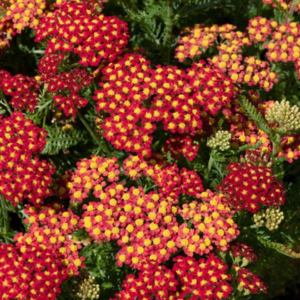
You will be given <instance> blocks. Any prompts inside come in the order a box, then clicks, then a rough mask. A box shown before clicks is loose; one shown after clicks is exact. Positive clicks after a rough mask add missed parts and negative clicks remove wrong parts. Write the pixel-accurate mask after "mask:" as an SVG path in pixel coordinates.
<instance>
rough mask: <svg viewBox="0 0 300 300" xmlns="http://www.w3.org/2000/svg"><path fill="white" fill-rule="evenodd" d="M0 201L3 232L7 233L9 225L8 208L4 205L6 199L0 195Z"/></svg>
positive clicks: (9, 228)
mask: <svg viewBox="0 0 300 300" xmlns="http://www.w3.org/2000/svg"><path fill="white" fill-rule="evenodd" d="M0 203H1V214H2V219H3V229H4V234H7V233H9V232H10V231H11V227H10V220H9V215H8V209H7V206H6V200H5V198H4V197H3V196H2V195H0Z"/></svg>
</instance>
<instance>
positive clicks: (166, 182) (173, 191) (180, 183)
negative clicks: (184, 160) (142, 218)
mask: <svg viewBox="0 0 300 300" xmlns="http://www.w3.org/2000/svg"><path fill="white" fill-rule="evenodd" d="M123 170H124V172H125V174H126V175H127V176H129V177H131V178H132V179H136V178H138V177H141V176H143V175H144V176H146V177H150V178H152V179H153V182H154V183H155V184H156V185H157V186H158V187H159V192H160V193H162V194H163V195H165V196H166V197H172V198H174V199H177V197H178V196H179V195H180V194H186V195H189V196H193V197H196V198H200V194H201V192H202V191H203V186H202V180H201V178H200V177H199V176H198V174H197V173H196V172H194V171H188V170H187V169H185V168H182V169H179V168H178V166H177V165H176V164H170V163H168V162H166V161H165V160H164V159H163V158H162V156H160V155H156V156H153V157H151V158H149V159H148V160H145V159H143V158H139V157H138V156H129V157H128V158H127V159H125V160H124V163H123Z"/></svg>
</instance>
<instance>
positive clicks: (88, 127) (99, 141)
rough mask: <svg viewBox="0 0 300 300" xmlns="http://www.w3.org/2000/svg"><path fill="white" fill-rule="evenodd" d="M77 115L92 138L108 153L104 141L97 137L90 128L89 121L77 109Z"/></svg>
mask: <svg viewBox="0 0 300 300" xmlns="http://www.w3.org/2000/svg"><path fill="white" fill-rule="evenodd" d="M77 116H78V118H79V119H80V121H81V122H82V124H83V125H84V126H85V128H86V129H87V131H88V132H89V133H90V135H91V137H92V138H93V139H94V141H95V142H96V143H97V144H98V145H99V146H100V147H101V148H102V150H103V151H104V152H105V153H106V154H109V151H108V149H107V147H106V145H105V143H104V142H102V141H101V140H99V139H98V137H97V135H96V134H95V132H94V131H93V129H92V128H91V126H90V125H89V123H88V122H87V121H86V120H85V118H84V117H83V115H82V114H81V113H80V111H79V110H78V111H77Z"/></svg>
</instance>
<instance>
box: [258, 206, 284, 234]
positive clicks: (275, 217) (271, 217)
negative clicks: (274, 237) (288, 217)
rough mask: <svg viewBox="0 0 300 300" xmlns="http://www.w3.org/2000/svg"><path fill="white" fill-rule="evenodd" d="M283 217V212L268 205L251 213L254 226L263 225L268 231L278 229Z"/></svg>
mask: <svg viewBox="0 0 300 300" xmlns="http://www.w3.org/2000/svg"><path fill="white" fill-rule="evenodd" d="M283 219H284V216H283V212H281V211H280V209H279V208H275V207H270V208H267V209H266V210H265V211H261V212H258V213H257V214H255V215H253V220H254V223H255V225H256V227H261V226H265V227H266V228H267V229H269V230H270V231H272V230H276V229H278V226H279V224H280V223H281V222H282V220H283Z"/></svg>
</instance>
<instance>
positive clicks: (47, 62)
mask: <svg viewBox="0 0 300 300" xmlns="http://www.w3.org/2000/svg"><path fill="white" fill-rule="evenodd" d="M63 59H64V54H62V53H56V54H55V53H52V54H47V55H45V56H44V57H42V58H41V59H40V60H39V64H38V73H39V74H40V75H41V77H42V79H43V80H45V81H46V80H47V79H49V80H50V79H51V77H52V76H53V75H55V74H57V73H58V70H59V66H60V64H61V63H62V62H63ZM57 76H58V75H57ZM57 79H59V78H57ZM62 79H63V78H62Z"/></svg>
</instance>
